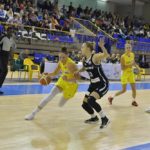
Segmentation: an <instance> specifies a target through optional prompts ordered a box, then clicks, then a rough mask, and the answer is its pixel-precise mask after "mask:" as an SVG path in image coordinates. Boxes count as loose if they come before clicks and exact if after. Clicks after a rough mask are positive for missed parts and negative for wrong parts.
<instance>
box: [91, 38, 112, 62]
mask: <svg viewBox="0 0 150 150" xmlns="http://www.w3.org/2000/svg"><path fill="white" fill-rule="evenodd" d="M104 44H105V43H104V39H100V41H99V43H98V45H99V47H100V48H101V49H102V52H100V53H97V54H94V57H93V62H94V63H95V64H99V62H100V61H101V60H102V59H105V58H107V57H109V54H108V52H107V49H106V48H105V47H104Z"/></svg>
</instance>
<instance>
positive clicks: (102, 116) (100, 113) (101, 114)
mask: <svg viewBox="0 0 150 150" xmlns="http://www.w3.org/2000/svg"><path fill="white" fill-rule="evenodd" d="M99 115H100V117H101V118H104V117H105V116H106V115H105V114H104V112H103V111H102V110H101V111H100V112H99Z"/></svg>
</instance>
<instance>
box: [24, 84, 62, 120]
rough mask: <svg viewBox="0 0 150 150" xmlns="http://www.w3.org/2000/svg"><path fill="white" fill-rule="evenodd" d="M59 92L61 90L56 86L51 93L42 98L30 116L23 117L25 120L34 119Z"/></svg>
mask: <svg viewBox="0 0 150 150" xmlns="http://www.w3.org/2000/svg"><path fill="white" fill-rule="evenodd" d="M60 92H61V89H60V88H59V87H57V86H54V87H53V89H52V90H51V92H50V93H49V94H48V95H47V96H46V97H44V98H43V99H42V100H41V102H40V104H39V105H38V107H37V108H35V109H34V110H33V111H32V113H31V114H29V115H27V116H25V120H32V119H34V117H35V115H36V114H37V113H38V112H39V111H40V110H41V109H42V108H43V107H44V106H45V105H46V104H47V103H48V102H49V101H51V100H52V99H53V98H54V97H55V96H56V95H57V94H58V93H60Z"/></svg>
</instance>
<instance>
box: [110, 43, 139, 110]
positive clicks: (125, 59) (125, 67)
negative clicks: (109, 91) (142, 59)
mask: <svg viewBox="0 0 150 150" xmlns="http://www.w3.org/2000/svg"><path fill="white" fill-rule="evenodd" d="M133 66H135V67H136V68H137V69H139V67H138V65H137V64H136V63H135V58H134V53H133V52H132V46H131V44H130V43H127V44H125V53H124V54H123V55H122V56H121V68H122V75H121V84H122V90H121V91H119V92H117V93H115V94H114V96H110V97H109V98H108V101H109V103H110V105H112V101H113V100H114V98H115V97H116V96H119V95H121V94H123V93H125V92H126V87H127V84H128V83H130V86H131V89H132V97H133V100H132V106H135V107H137V106H138V104H137V102H136V85H135V75H134V73H133Z"/></svg>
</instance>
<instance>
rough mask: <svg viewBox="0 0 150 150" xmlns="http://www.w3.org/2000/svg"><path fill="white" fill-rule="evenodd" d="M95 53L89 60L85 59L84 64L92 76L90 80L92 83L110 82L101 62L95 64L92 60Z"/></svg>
mask: <svg viewBox="0 0 150 150" xmlns="http://www.w3.org/2000/svg"><path fill="white" fill-rule="evenodd" d="M93 55H94V54H92V55H91V57H90V58H89V59H88V60H85V59H84V60H83V66H84V68H85V70H86V71H87V72H88V74H89V76H90V81H91V82H92V83H97V82H100V83H101V84H102V85H103V84H108V79H107V77H106V76H105V74H104V72H103V69H102V66H101V64H98V65H95V64H94V63H93V61H92V58H93Z"/></svg>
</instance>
